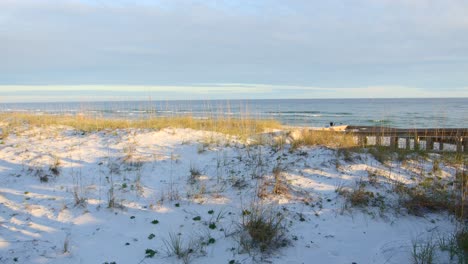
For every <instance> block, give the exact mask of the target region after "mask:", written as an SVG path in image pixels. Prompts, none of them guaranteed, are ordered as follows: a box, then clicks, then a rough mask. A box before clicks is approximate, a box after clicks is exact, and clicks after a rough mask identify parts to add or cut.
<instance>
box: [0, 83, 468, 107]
mask: <svg viewBox="0 0 468 264" xmlns="http://www.w3.org/2000/svg"><path fill="white" fill-rule="evenodd" d="M418 97H419V98H431V97H467V98H468V88H466V87H465V88H459V89H450V90H445V91H433V90H430V89H423V88H417V87H404V86H370V87H348V88H331V87H309V86H281V85H267V84H212V85H209V84H203V85H200V84H199V85H193V86H135V85H129V86H104V85H89V86H88V85H69V86H25V85H23V86H11V85H1V86H0V102H4V103H5V102H44V101H78V102H86V101H127V100H148V99H149V98H152V99H154V100H178V99H185V100H209V99H227V100H230V99H306V98H311V99H313V98H418Z"/></svg>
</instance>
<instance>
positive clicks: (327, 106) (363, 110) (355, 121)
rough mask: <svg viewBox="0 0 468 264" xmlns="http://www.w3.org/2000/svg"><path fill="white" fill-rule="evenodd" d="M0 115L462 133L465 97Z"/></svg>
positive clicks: (5, 108)
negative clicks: (253, 121) (248, 121)
mask: <svg viewBox="0 0 468 264" xmlns="http://www.w3.org/2000/svg"><path fill="white" fill-rule="evenodd" d="M0 112H29V113H34V114H72V115H74V114H78V113H83V114H87V115H93V116H99V117H106V118H128V119H136V118H148V117H154V116H179V115H192V116H194V117H196V118H210V117H222V118H224V117H228V116H229V117H250V118H258V119H276V120H279V121H280V122H281V123H282V124H284V125H292V126H313V127H323V126H326V125H328V124H329V123H330V122H334V123H335V124H348V125H366V126H386V127H397V128H466V127H468V98H437V99H434V98H431V99H278V100H206V101H201V100H180V101H119V102H114V101H112V102H55V103H3V104H0Z"/></svg>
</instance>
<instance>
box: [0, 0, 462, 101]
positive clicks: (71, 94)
mask: <svg viewBox="0 0 468 264" xmlns="http://www.w3.org/2000/svg"><path fill="white" fill-rule="evenodd" d="M466 14H468V1H466V0H445V1H434V0H431V1H429V0H427V1H426V0H355V1H347V0H341V1H338V0H327V1H313V0H288V1H281V0H257V1H240V0H237V1H228V0H222V1H211V0H203V1H202V0H198V1H195V0H192V1H188V0H160V1H149V0H146V1H127V0H120V1H117V0H112V1H110V0H86V1H85V0H41V1H37V0H2V1H0V101H47V100H73V99H80V100H97V99H99V100H102V99H109V100H121V99H129V98H130V99H136V100H138V99H143V98H147V97H148V96H152V97H154V98H158V99H241V98H355V97H375V98H377V97H460V96H463V97H468V45H467V44H466V43H468V16H467V15H466Z"/></svg>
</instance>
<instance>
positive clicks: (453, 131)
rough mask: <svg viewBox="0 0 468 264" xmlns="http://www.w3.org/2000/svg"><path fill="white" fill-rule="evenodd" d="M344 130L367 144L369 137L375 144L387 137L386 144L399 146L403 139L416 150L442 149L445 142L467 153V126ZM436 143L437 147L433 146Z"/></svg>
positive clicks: (370, 127) (371, 127)
mask: <svg viewBox="0 0 468 264" xmlns="http://www.w3.org/2000/svg"><path fill="white" fill-rule="evenodd" d="M345 132H348V133H353V134H355V135H356V136H357V137H358V142H359V144H362V145H368V144H369V143H368V142H369V138H374V139H375V145H384V142H383V140H384V139H388V142H387V145H389V146H390V147H392V148H400V142H401V141H404V142H405V143H404V145H405V148H406V149H414V150H418V149H421V148H422V146H421V145H422V144H421V142H424V149H426V150H431V151H434V150H435V151H437V150H438V151H444V150H448V149H446V148H445V145H446V144H450V145H454V146H456V149H455V150H456V151H457V152H464V153H468V128H413V129H401V128H390V127H373V126H348V127H347V128H346V130H345ZM435 143H437V146H438V147H437V149H435V148H434V146H435Z"/></svg>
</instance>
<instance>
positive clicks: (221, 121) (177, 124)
mask: <svg viewBox="0 0 468 264" xmlns="http://www.w3.org/2000/svg"><path fill="white" fill-rule="evenodd" d="M0 122H1V123H2V124H3V125H2V127H3V128H4V129H6V130H7V131H8V130H12V129H14V128H17V127H21V126H24V125H30V126H40V127H45V126H69V127H72V128H75V129H77V130H80V131H83V132H95V131H102V130H115V129H130V128H136V129H163V128H169V127H171V128H192V129H195V130H204V131H214V132H220V133H223V134H228V135H236V136H248V135H252V134H255V133H260V132H264V131H265V130H268V129H279V128H281V124H280V123H279V122H278V121H276V120H260V119H254V118H222V117H213V118H208V119H198V118H195V117H193V116H189V115H187V116H174V117H151V118H147V119H135V120H130V119H113V118H102V117H93V116H86V115H34V114H25V113H8V114H0ZM7 131H5V132H7ZM5 132H4V133H5Z"/></svg>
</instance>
